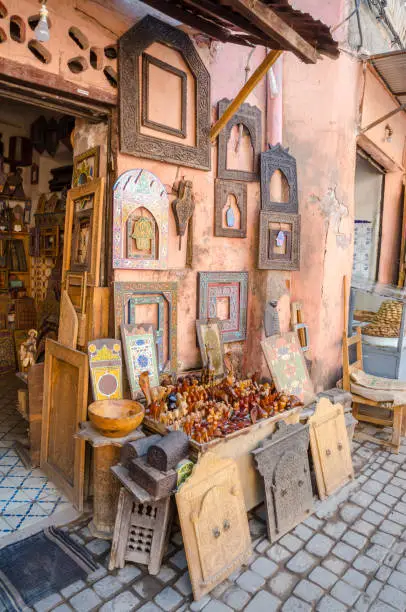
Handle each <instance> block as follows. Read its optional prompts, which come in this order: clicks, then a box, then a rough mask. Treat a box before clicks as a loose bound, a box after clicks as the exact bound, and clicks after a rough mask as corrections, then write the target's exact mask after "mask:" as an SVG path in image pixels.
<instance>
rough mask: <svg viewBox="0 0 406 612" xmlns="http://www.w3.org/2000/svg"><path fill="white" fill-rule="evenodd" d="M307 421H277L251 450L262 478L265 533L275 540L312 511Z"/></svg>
mask: <svg viewBox="0 0 406 612" xmlns="http://www.w3.org/2000/svg"><path fill="white" fill-rule="evenodd" d="M308 446H309V427H308V425H301V424H300V423H297V424H295V425H286V423H284V422H283V421H282V422H280V423H278V425H277V431H276V432H275V433H274V434H273V435H272V436H271V437H270V438H269V439H268V440H264V442H263V443H262V446H260V447H259V448H257V449H256V450H254V451H252V454H253V455H254V458H255V461H256V463H257V467H258V470H259V472H260V474H261V475H262V476H263V478H264V485H265V498H266V511H267V523H268V536H269V539H270V540H271V541H272V542H274V541H276V540H278V539H279V538H281V537H282V536H283V535H284V534H285V533H287V532H288V531H290V530H291V529H292V528H293V527H295V526H296V525H298V524H299V523H300V522H301V521H303V520H304V519H305V518H307V517H308V516H309V515H310V514H311V512H312V511H313V493H312V485H311V480H310V468H309V460H308V456H307V449H308Z"/></svg>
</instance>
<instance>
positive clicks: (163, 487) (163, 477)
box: [129, 457, 177, 498]
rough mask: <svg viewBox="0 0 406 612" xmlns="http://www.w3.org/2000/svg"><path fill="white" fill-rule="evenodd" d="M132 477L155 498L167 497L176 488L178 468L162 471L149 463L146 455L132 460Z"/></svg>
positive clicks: (130, 468)
mask: <svg viewBox="0 0 406 612" xmlns="http://www.w3.org/2000/svg"><path fill="white" fill-rule="evenodd" d="M129 472H130V476H131V478H132V479H133V480H134V482H136V483H137V484H138V485H139V486H140V487H142V488H143V489H145V490H146V491H148V493H150V495H152V496H153V497H155V498H161V497H166V496H167V495H170V494H171V493H172V492H173V491H174V490H175V489H176V483H177V473H176V470H169V472H160V471H159V470H156V469H155V468H153V467H151V466H150V465H148V464H147V462H146V460H145V458H144V457H139V458H138V459H133V460H132V461H130V467H129Z"/></svg>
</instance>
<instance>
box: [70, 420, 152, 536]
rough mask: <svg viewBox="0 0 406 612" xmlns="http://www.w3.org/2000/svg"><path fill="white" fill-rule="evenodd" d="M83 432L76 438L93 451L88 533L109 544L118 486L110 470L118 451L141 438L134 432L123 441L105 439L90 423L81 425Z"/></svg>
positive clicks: (122, 439) (138, 432)
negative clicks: (91, 514) (84, 441)
mask: <svg viewBox="0 0 406 612" xmlns="http://www.w3.org/2000/svg"><path fill="white" fill-rule="evenodd" d="M81 427H82V429H81V430H80V431H78V432H77V433H76V434H75V437H76V438H80V439H82V440H87V442H89V443H90V444H91V445H92V447H93V449H94V456H93V487H94V497H93V519H92V521H91V522H90V523H89V529H90V532H91V533H92V535H93V536H95V537H96V538H102V539H105V540H110V539H111V538H112V537H113V532H114V522H115V519H116V510H117V503H118V497H119V493H120V485H119V483H118V482H117V479H116V478H114V476H113V474H112V473H111V471H110V468H111V467H112V466H113V465H115V464H116V463H117V462H118V461H119V460H120V448H121V447H122V446H123V445H124V444H125V443H126V442H131V441H133V440H138V438H143V437H144V434H143V433H142V432H141V431H140V430H138V429H135V430H134V431H132V432H131V433H129V434H128V435H127V436H124V437H123V438H107V437H106V436H103V435H102V434H101V433H100V432H99V431H97V429H95V428H94V427H93V425H92V424H91V422H90V421H86V422H85V423H82V424H81Z"/></svg>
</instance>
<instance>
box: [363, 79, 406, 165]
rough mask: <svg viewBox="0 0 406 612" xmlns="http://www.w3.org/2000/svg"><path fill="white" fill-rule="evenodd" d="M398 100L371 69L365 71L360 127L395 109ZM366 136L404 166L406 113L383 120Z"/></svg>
mask: <svg viewBox="0 0 406 612" xmlns="http://www.w3.org/2000/svg"><path fill="white" fill-rule="evenodd" d="M397 107H398V104H397V102H395V100H394V99H393V98H392V96H391V95H390V94H389V93H388V91H387V90H386V89H385V87H384V86H383V84H382V82H381V81H380V80H378V79H377V78H376V76H375V75H374V74H372V72H371V71H370V70H367V71H366V73H365V94H364V99H363V104H362V118H361V125H360V128H361V129H363V128H365V127H366V126H368V125H369V124H371V123H372V122H374V121H376V120H377V119H379V118H380V117H383V116H384V115H386V114H387V113H390V112H391V111H393V110H395V109H396V108H397ZM387 124H389V125H390V126H391V128H392V129H393V135H392V139H391V142H387V141H386V140H385V126H386V125H387ZM365 136H366V137H367V138H368V139H369V140H370V141H371V143H373V144H374V145H375V146H376V147H378V148H379V149H380V150H381V152H382V153H383V154H384V155H386V156H387V158H388V160H387V161H386V163H385V165H387V166H388V165H389V164H390V161H392V162H393V164H396V165H397V166H400V167H402V166H403V155H404V149H405V137H406V113H404V112H399V113H398V114H396V115H393V116H392V117H390V118H389V119H387V120H386V121H382V123H379V124H378V125H377V126H376V127H373V128H371V129H370V130H368V131H367V132H365Z"/></svg>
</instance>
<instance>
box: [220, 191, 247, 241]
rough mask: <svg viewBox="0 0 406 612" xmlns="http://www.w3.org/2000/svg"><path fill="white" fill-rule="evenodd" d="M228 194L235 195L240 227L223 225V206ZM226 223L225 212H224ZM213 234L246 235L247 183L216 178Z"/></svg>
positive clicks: (238, 236) (237, 236)
mask: <svg viewBox="0 0 406 612" xmlns="http://www.w3.org/2000/svg"><path fill="white" fill-rule="evenodd" d="M229 195H232V196H234V197H235V201H236V206H237V208H238V210H239V213H240V227H239V228H234V227H232V226H231V227H228V226H227V227H225V225H224V208H225V206H226V204H227V200H228V197H229ZM226 225H227V212H226ZM214 235H215V236H222V237H225V238H246V237H247V185H245V184H244V183H239V182H238V181H224V180H222V179H217V180H216V187H215V196H214Z"/></svg>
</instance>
